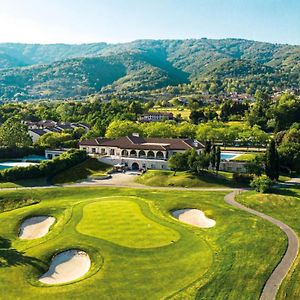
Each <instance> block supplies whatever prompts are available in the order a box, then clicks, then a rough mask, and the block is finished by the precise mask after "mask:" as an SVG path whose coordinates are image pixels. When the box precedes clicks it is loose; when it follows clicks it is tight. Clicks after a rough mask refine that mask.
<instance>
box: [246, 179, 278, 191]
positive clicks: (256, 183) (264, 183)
mask: <svg viewBox="0 0 300 300" xmlns="http://www.w3.org/2000/svg"><path fill="white" fill-rule="evenodd" d="M272 185H273V181H272V180H271V179H270V178H268V177H267V176H259V177H258V176H256V177H255V178H254V179H253V180H252V181H251V183H250V186H251V187H253V188H254V189H255V190H256V191H257V192H260V193H266V192H268V191H270V189H271V187H272Z"/></svg>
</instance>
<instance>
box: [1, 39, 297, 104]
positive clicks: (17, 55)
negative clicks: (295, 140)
mask: <svg viewBox="0 0 300 300" xmlns="http://www.w3.org/2000/svg"><path fill="white" fill-rule="evenodd" d="M299 71H300V46H290V45H280V44H270V43H263V42H255V41H249V40H242V39H222V40H211V39H199V40H138V41H134V42H131V43H125V44H115V45H113V44H105V43H95V44H83V45H64V44H56V45H26V44H0V99H2V100H10V99H17V100H28V99H63V98H69V97H78V96H86V95H89V94H93V93H97V92H110V91H121V92H122V91H124V92H136V91H144V90H153V89H159V88H162V87H167V86H176V85H179V84H181V85H182V84H187V83H193V84H196V85H197V86H199V87H200V89H201V90H202V91H203V92H208V93H211V94H214V93H218V92H226V93H230V92H239V93H244V92H246V93H250V94H254V92H255V91H256V90H257V89H261V90H265V91H268V92H271V91H272V90H284V89H288V88H294V89H299V85H300V77H299V74H300V73H299Z"/></svg>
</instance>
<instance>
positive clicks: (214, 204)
mask: <svg viewBox="0 0 300 300" xmlns="http://www.w3.org/2000/svg"><path fill="white" fill-rule="evenodd" d="M224 195H225V193H224V192H200V191H199V192H198V191H197V192H195V191H194V192H193V191H187V192H184V193H180V196H179V193H178V191H160V190H151V191H149V190H143V189H125V188H123V189H121V188H104V187H102V188H101V187H98V188H78V187H76V188H53V189H35V190H22V191H20V190H19V191H1V192H0V201H3V200H4V199H5V200H6V201H8V200H11V201H16V200H17V199H19V198H20V199H31V201H34V200H38V201H40V202H39V203H37V204H33V205H31V206H24V207H21V208H18V209H15V210H10V211H7V212H2V213H1V214H0V216H1V217H0V237H1V238H0V289H1V291H5V299H20V298H22V299H34V298H36V299H41V298H43V299H165V298H167V297H170V298H172V299H195V298H198V299H220V300H221V299H222V300H223V299H247V300H248V299H250V300H251V299H253V300H254V299H258V298H259V295H260V292H261V290H262V288H263V286H264V283H265V281H266V279H267V278H268V277H269V275H270V273H271V272H272V270H273V268H274V267H275V266H276V264H277V263H278V262H279V260H280V258H281V257H282V255H283V253H284V250H285V247H286V238H285V235H284V234H283V233H282V232H281V231H280V230H279V229H278V228H277V227H275V226H273V225H272V224H270V223H268V222H266V221H264V220H261V219H259V218H257V217H255V216H252V215H250V214H247V213H245V212H242V211H240V210H238V209H235V208H233V207H231V206H228V205H227V204H226V203H225V202H224V200H223V198H224ZM28 204H30V203H29V202H28V203H25V204H24V205H28ZM189 207H191V208H198V209H201V210H203V211H204V212H205V214H206V215H207V216H208V217H209V218H212V219H214V220H216V226H215V227H213V228H210V229H200V228H196V227H193V226H190V225H187V224H183V223H181V222H179V221H178V220H176V219H174V218H173V217H171V215H170V211H171V210H174V209H181V208H189ZM33 215H52V216H54V217H55V218H56V220H57V221H56V223H55V224H54V225H53V226H52V228H51V230H50V232H49V233H48V234H47V235H46V236H45V237H43V238H40V239H36V240H31V241H30V240H29V241H26V240H20V239H18V238H17V235H18V231H19V225H20V223H21V221H22V220H23V219H24V218H27V217H29V216H33ZM69 248H79V249H82V250H84V251H86V252H87V253H88V254H89V255H90V257H91V261H92V266H91V269H90V271H89V272H88V274H86V275H85V276H84V277H83V278H82V279H81V280H79V281H77V282H74V283H72V284H63V285H57V286H46V285H43V284H41V283H39V282H38V280H37V279H38V277H39V276H40V275H41V274H43V273H44V272H45V270H46V269H47V268H48V265H49V262H50V260H51V257H52V256H53V255H54V254H55V253H57V252H60V251H62V250H65V249H69ZM266 253H267V257H268V259H266Z"/></svg>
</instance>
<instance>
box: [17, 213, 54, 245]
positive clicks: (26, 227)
mask: <svg viewBox="0 0 300 300" xmlns="http://www.w3.org/2000/svg"><path fill="white" fill-rule="evenodd" d="M54 222H55V218H54V217H49V216H38V217H32V218H28V219H26V220H25V221H24V222H23V223H22V224H21V227H20V234H19V238H20V239H23V240H32V239H37V238H40V237H43V236H44V235H46V234H47V233H48V231H49V229H50V227H51V225H52V224H53V223H54Z"/></svg>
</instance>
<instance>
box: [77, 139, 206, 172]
mask: <svg viewBox="0 0 300 300" xmlns="http://www.w3.org/2000/svg"><path fill="white" fill-rule="evenodd" d="M79 148H80V149H82V150H85V151H86V152H87V153H89V154H90V155H93V156H96V157H99V160H100V161H102V162H105V163H108V164H110V165H124V166H125V167H128V168H130V169H132V170H139V169H169V167H168V163H167V161H168V159H169V158H170V157H171V156H172V155H173V154H174V153H177V152H185V151H186V150H190V149H195V150H196V151H197V153H200V152H201V151H203V150H204V145H203V144H202V143H200V142H198V141H196V140H192V139H188V138H187V139H171V138H143V137H141V136H139V135H138V134H133V135H131V136H126V137H120V138H118V139H105V138H95V139H90V140H85V141H82V142H80V143H79Z"/></svg>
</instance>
